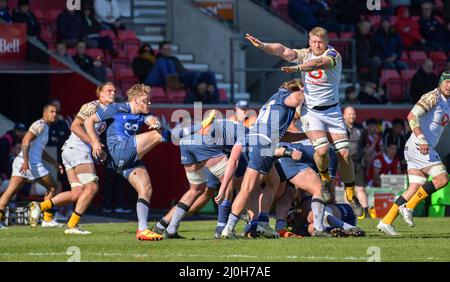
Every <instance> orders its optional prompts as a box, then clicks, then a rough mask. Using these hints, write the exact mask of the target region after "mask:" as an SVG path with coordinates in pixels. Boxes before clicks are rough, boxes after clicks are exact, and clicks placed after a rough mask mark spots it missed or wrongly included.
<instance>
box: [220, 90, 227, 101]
mask: <svg viewBox="0 0 450 282" xmlns="http://www.w3.org/2000/svg"><path fill="white" fill-rule="evenodd" d="M219 101H220V102H228V94H227V91H226V90H225V89H223V88H219Z"/></svg>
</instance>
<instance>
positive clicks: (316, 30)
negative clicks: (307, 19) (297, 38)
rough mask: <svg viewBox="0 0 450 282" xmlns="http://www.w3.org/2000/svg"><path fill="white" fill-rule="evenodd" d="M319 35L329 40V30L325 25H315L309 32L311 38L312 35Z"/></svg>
mask: <svg viewBox="0 0 450 282" xmlns="http://www.w3.org/2000/svg"><path fill="white" fill-rule="evenodd" d="M313 35H315V36H317V37H320V38H322V39H323V40H325V41H326V42H328V31H327V30H326V29H324V28H323V27H320V26H318V27H315V28H313V29H311V31H310V32H309V38H311V36H313Z"/></svg>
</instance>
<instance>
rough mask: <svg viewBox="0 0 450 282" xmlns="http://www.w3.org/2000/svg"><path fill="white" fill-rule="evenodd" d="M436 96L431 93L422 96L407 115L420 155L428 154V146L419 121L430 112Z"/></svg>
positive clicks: (435, 102)
mask: <svg viewBox="0 0 450 282" xmlns="http://www.w3.org/2000/svg"><path fill="white" fill-rule="evenodd" d="M437 101H438V99H437V96H436V94H435V93H433V92H431V93H428V94H425V95H423V96H422V97H421V98H420V100H419V101H418V102H417V103H416V104H415V105H414V107H413V108H412V110H411V111H410V112H409V114H408V117H407V119H408V123H409V126H410V127H411V130H412V131H413V134H414V135H416V137H417V139H418V140H419V144H418V146H419V149H420V153H421V154H423V155H426V154H428V152H429V150H430V146H429V144H428V141H427V139H426V138H425V135H424V134H423V132H422V129H421V128H420V119H421V118H422V117H423V116H424V115H425V114H426V113H427V112H429V111H430V110H432V109H433V108H434V107H435V106H436V104H437Z"/></svg>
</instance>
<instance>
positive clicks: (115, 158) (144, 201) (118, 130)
mask: <svg viewBox="0 0 450 282" xmlns="http://www.w3.org/2000/svg"><path fill="white" fill-rule="evenodd" d="M127 95H128V102H127V103H114V104H111V105H109V106H108V107H107V108H106V109H103V110H102V109H100V110H98V111H97V113H96V114H95V115H93V116H91V117H90V118H88V119H86V121H85V126H86V131H87V133H88V134H89V137H90V138H91V140H92V144H91V146H92V154H93V156H94V157H99V156H100V155H101V154H102V151H103V147H104V145H103V144H101V143H100V141H99V139H98V137H97V135H96V134H95V130H94V124H95V123H96V122H100V121H106V122H107V123H109V126H108V129H107V131H106V134H107V138H106V143H107V144H106V151H107V152H108V153H109V155H110V156H111V162H112V163H111V164H112V167H113V168H114V169H115V170H116V171H117V172H118V173H119V174H121V175H122V176H123V177H124V178H126V179H127V180H128V181H129V182H130V184H131V185H132V186H133V187H134V189H136V191H137V193H138V200H137V204H136V210H137V215H138V221H139V227H138V230H137V232H136V238H137V239H138V240H146V241H155V240H161V239H163V237H162V236H161V235H159V234H157V233H154V232H152V231H151V230H149V229H148V226H147V218H148V212H149V209H150V198H151V196H152V192H153V191H152V185H151V180H150V176H149V174H148V172H147V169H146V168H145V166H144V164H143V162H142V158H143V157H144V156H145V154H147V153H148V152H149V151H150V150H151V149H152V148H154V147H155V146H156V145H157V144H159V143H161V142H165V141H168V140H169V139H170V136H171V133H172V132H171V131H168V130H159V129H160V124H159V122H158V120H157V119H156V118H155V117H153V116H151V115H149V113H150V104H151V103H150V87H148V86H146V85H143V84H135V85H133V86H132V87H131V88H130V89H129V90H128V92H127ZM143 124H146V125H148V126H149V129H150V131H148V132H144V133H141V134H137V133H138V131H139V130H140V128H141V126H142V125H143ZM200 129H201V127H200ZM163 136H164V137H163Z"/></svg>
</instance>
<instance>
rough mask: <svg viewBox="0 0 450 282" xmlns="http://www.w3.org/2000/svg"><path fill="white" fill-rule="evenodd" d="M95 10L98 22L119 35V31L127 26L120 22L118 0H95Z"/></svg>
mask: <svg viewBox="0 0 450 282" xmlns="http://www.w3.org/2000/svg"><path fill="white" fill-rule="evenodd" d="M94 10H95V16H96V17H97V20H98V21H99V22H100V23H102V24H103V25H104V27H105V28H106V29H110V30H112V31H114V33H115V34H116V36H117V34H118V31H119V30H124V29H125V26H124V24H123V23H122V22H121V21H120V7H119V3H118V2H117V0H95V1H94Z"/></svg>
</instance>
